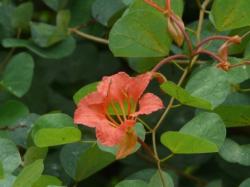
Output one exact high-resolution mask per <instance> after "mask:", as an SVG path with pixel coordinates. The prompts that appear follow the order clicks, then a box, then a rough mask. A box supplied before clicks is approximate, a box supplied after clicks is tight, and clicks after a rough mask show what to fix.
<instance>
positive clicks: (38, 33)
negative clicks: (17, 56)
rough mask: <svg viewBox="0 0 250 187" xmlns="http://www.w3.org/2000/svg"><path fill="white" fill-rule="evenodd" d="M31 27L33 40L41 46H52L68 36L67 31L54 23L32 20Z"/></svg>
mask: <svg viewBox="0 0 250 187" xmlns="http://www.w3.org/2000/svg"><path fill="white" fill-rule="evenodd" d="M30 27H31V35H32V40H33V41H34V43H35V44H37V45H38V46H39V47H50V46H52V45H54V44H56V43H58V42H60V41H62V40H63V39H65V38H66V37H67V33H65V32H62V31H61V30H59V29H58V28H57V27H56V26H54V25H49V24H46V23H35V22H31V23H30Z"/></svg>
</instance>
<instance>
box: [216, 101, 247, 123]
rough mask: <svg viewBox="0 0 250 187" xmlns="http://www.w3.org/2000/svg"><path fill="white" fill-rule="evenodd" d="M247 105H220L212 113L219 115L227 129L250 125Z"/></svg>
mask: <svg viewBox="0 0 250 187" xmlns="http://www.w3.org/2000/svg"><path fill="white" fill-rule="evenodd" d="M249 111H250V106H249V105H221V106H219V107H217V108H216V109H215V110H214V112H216V113H217V114H219V115H220V117H221V118H222V119H223V121H224V123H225V124H226V126H227V127H241V126H249V125H250V113H249Z"/></svg>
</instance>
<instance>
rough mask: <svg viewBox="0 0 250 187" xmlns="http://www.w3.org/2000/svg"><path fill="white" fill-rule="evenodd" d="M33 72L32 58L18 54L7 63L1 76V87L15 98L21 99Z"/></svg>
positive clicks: (27, 88) (25, 54)
mask: <svg viewBox="0 0 250 187" xmlns="http://www.w3.org/2000/svg"><path fill="white" fill-rule="evenodd" d="M20 70H22V71H20ZM33 71H34V61H33V58H32V56H31V55H30V54H28V53H24V52H23V53H19V54H17V55H15V56H14V57H13V58H12V59H11V61H10V62H9V63H8V65H7V67H6V69H5V71H4V74H3V80H2V85H3V86H4V87H5V88H6V89H7V90H8V91H9V92H11V93H12V94H14V95H15V96H17V97H22V96H23V95H24V94H25V93H26V92H27V91H28V90H29V88H30V85H31V82H32V77H33Z"/></svg>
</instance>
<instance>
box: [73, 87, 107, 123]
mask: <svg viewBox="0 0 250 187" xmlns="http://www.w3.org/2000/svg"><path fill="white" fill-rule="evenodd" d="M106 121H107V119H106V116H105V104H104V98H103V97H102V95H100V94H99V93H97V92H93V93H91V94H89V95H88V96H86V97H84V98H83V99H82V100H81V101H80V102H79V104H78V106H77V109H76V110H75V113H74V123H76V124H83V125H86V126H88V127H92V128H94V127H97V126H98V125H101V124H102V123H104V122H106Z"/></svg>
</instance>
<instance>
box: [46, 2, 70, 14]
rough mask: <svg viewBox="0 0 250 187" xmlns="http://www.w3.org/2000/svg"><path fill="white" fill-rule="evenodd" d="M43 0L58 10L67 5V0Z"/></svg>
mask: <svg viewBox="0 0 250 187" xmlns="http://www.w3.org/2000/svg"><path fill="white" fill-rule="evenodd" d="M43 2H44V3H45V4H46V5H47V6H48V7H50V8H51V9H53V10H55V11H58V10H60V9H62V8H64V7H65V6H66V5H67V3H68V0H43Z"/></svg>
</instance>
